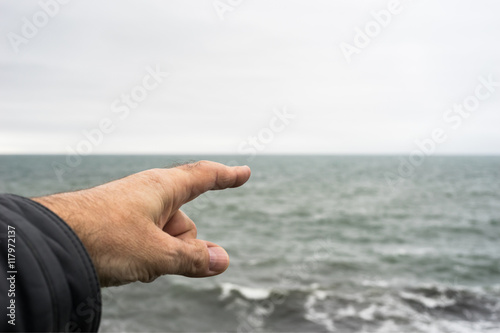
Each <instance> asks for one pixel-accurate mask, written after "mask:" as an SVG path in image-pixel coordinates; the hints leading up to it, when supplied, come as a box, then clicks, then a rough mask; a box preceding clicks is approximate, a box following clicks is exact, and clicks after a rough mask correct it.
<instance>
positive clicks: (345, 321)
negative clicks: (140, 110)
mask: <svg viewBox="0 0 500 333" xmlns="http://www.w3.org/2000/svg"><path fill="white" fill-rule="evenodd" d="M64 159H65V157H64V156H0V180H1V181H0V191H2V192H10V193H16V194H20V195H26V196H35V195H42V194H47V193H52V192H59V191H67V190H74V189H81V188H86V187H89V186H93V185H97V184H100V183H102V182H105V181H109V180H112V179H117V178H120V177H122V176H125V175H127V174H129V173H133V172H136V171H140V170H144V169H147V168H151V167H164V166H168V165H172V164H173V163H182V162H187V161H193V160H198V159H211V160H215V161H219V162H223V163H229V162H231V163H233V161H234V160H236V161H238V163H241V164H248V165H250V166H251V168H252V177H251V178H250V180H249V182H248V183H247V184H246V185H244V186H243V187H241V188H238V189H230V190H226V191H217V192H212V193H209V194H206V195H204V196H202V197H200V198H198V199H197V200H196V201H194V202H192V203H190V204H188V205H186V206H185V207H184V210H185V212H186V213H187V214H188V215H189V216H190V217H191V218H192V219H193V220H194V221H195V222H196V223H197V226H198V229H199V238H203V239H207V240H210V241H213V242H216V243H218V244H220V245H222V246H224V247H225V248H226V249H227V251H228V253H229V255H230V257H231V265H230V267H229V269H228V270H227V271H226V272H225V273H224V274H222V275H220V276H217V277H214V278H209V279H189V278H184V277H179V276H164V277H161V278H159V279H157V280H156V281H154V282H153V283H151V284H143V283H135V284H131V285H127V286H122V287H117V288H107V289H104V290H103V299H104V308H103V317H102V323H101V328H100V331H101V332H118V331H120V332H145V331H148V332H235V331H239V332H250V331H264V332H370V333H371V332H383V333H385V332H398V333H402V332H426V333H428V332H436V333H437V332H464V333H465V332H467V333H469V332H470V333H477V332H500V157H429V158H427V159H426V160H425V161H424V163H423V164H422V165H421V166H420V167H418V168H416V169H415V172H414V174H413V175H412V176H411V177H407V178H405V179H404V180H403V181H402V182H400V183H398V184H397V185H395V186H390V185H389V184H388V183H387V181H386V177H385V175H386V174H387V173H393V174H397V173H398V166H399V164H400V159H399V158H398V157H394V156H392V157H391V156H388V157H382V156H377V157H375V156H261V157H256V158H255V159H249V158H247V157H244V156H87V157H84V158H83V159H82V161H81V163H80V164H79V165H78V166H76V167H74V168H68V169H65V173H64V174H63V175H62V176H61V177H60V178H59V179H58V177H57V176H56V174H55V172H54V170H53V164H54V163H64Z"/></svg>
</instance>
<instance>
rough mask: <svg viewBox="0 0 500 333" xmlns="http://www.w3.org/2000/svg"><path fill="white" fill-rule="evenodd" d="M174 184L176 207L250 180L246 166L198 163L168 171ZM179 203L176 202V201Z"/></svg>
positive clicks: (208, 162) (248, 169) (207, 162)
mask: <svg viewBox="0 0 500 333" xmlns="http://www.w3.org/2000/svg"><path fill="white" fill-rule="evenodd" d="M168 171H169V172H170V173H171V175H170V177H171V180H173V184H174V197H173V198H170V199H173V200H174V201H175V202H176V204H177V205H176V206H177V207H180V206H181V205H182V204H184V203H186V202H189V201H191V200H193V199H194V198H196V197H197V196H199V195H200V194H202V193H204V192H207V191H210V190H222V189H226V188H232V187H238V186H241V185H243V184H244V183H245V182H246V181H247V180H248V179H249V178H250V173H251V171H250V168H249V167H248V166H235V167H229V166H226V165H224V164H220V163H216V162H211V161H200V162H196V163H192V164H185V165H182V166H179V167H176V168H173V169H169V170H168ZM179 199H180V200H181V202H178V200H179Z"/></svg>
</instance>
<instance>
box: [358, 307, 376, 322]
mask: <svg viewBox="0 0 500 333" xmlns="http://www.w3.org/2000/svg"><path fill="white" fill-rule="evenodd" d="M376 310H377V306H376V305H375V304H371V305H370V306H369V307H367V308H366V309H364V310H362V311H360V312H359V317H360V318H361V319H363V320H366V321H372V320H374V319H375V311H376Z"/></svg>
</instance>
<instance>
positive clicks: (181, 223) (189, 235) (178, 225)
mask: <svg viewBox="0 0 500 333" xmlns="http://www.w3.org/2000/svg"><path fill="white" fill-rule="evenodd" d="M163 231H165V232H166V233H167V234H169V235H171V236H173V237H177V238H180V239H193V238H196V236H197V230H196V225H195V224H194V222H193V221H192V220H191V219H190V218H189V217H188V216H187V215H186V214H185V213H184V212H183V211H181V210H178V211H177V212H176V213H175V214H174V215H173V216H172V217H171V218H170V220H168V221H167V223H166V224H165V226H164V227H163Z"/></svg>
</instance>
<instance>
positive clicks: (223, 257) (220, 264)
mask: <svg viewBox="0 0 500 333" xmlns="http://www.w3.org/2000/svg"><path fill="white" fill-rule="evenodd" d="M208 253H209V254H210V264H209V266H208V268H209V269H210V270H211V271H212V272H220V271H223V270H225V269H226V268H227V266H228V264H229V256H228V255H227V253H226V251H225V250H224V249H223V248H222V247H218V246H214V247H209V248H208Z"/></svg>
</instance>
